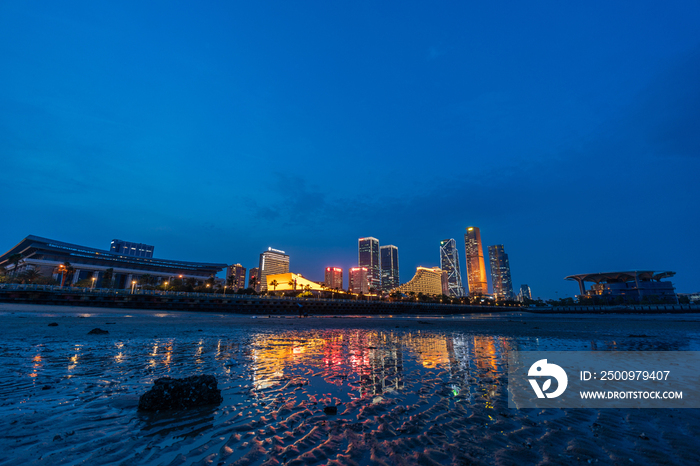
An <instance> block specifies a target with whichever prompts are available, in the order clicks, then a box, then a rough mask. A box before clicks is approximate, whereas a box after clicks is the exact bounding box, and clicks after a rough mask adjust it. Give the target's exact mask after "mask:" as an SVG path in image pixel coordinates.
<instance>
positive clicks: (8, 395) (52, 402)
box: [0, 304, 700, 465]
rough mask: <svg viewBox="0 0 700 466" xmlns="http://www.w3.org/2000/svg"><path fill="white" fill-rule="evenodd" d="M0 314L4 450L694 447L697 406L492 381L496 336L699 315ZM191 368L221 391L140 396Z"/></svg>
mask: <svg viewBox="0 0 700 466" xmlns="http://www.w3.org/2000/svg"><path fill="white" fill-rule="evenodd" d="M54 323H55V324H58V325H55V326H49V324H54ZM95 328H100V329H102V330H106V331H107V332H108V333H103V334H93V335H88V333H89V332H90V331H91V330H92V329H95ZM0 329H2V330H0V332H2V338H1V339H0V362H1V363H2V368H3V370H2V374H1V375H0V414H2V419H3V422H2V423H1V424H0V445H1V446H2V448H1V449H0V463H1V464H13V465H14V464H16V465H20V464H23V465H24V464H107V463H110V464H159V465H160V464H163V465H170V464H214V465H218V464H250V465H253V464H256V465H257V464H269V465H275V464H289V465H307V464H308V465H311V464H338V465H340V464H349V465H350V464H357V465H365V464H397V465H403V464H406V465H409V464H429V465H430V464H440V465H445V464H457V465H463V464H572V463H582V464H697V462H698V461H700V453H699V452H698V448H697V445H698V442H697V438H698V436H699V435H700V419H699V418H698V412H697V410H695V409H659V410H651V409H637V410H633V409H629V410H625V409H600V410H594V409H570V410H566V409H557V410H554V409H552V410H535V409H531V410H524V409H521V410H517V409H509V408H508V404H507V393H506V390H507V377H506V376H507V360H508V354H509V352H510V351H513V350H539V351H544V350H557V351H567V350H577V351H588V350H590V351H604V350H619V351H632V350H635V351H637V350H638V351H651V350H654V351H698V350H700V316H698V315H692V314H690V315H689V314H686V315H532V314H528V313H520V312H514V313H508V314H493V315H491V314H478V315H469V316H449V317H426V316H418V317H310V318H299V317H291V316H287V317H271V318H266V317H260V316H258V317H255V318H253V317H251V316H241V315H226V314H203V313H188V312H150V311H136V310H134V311H130V310H111V309H103V308H100V309H96V308H70V307H63V306H60V307H58V306H57V307H53V306H31V305H10V304H0ZM198 374H213V375H215V376H216V377H217V379H218V386H219V388H220V389H221V394H222V396H223V402H222V403H221V404H220V405H218V406H209V407H203V408H196V409H189V410H185V411H177V412H159V413H147V414H146V413H141V412H138V411H137V409H136V407H137V405H138V399H139V396H140V395H141V394H142V393H144V392H145V391H147V390H148V389H149V387H150V386H151V385H152V383H153V381H154V380H155V379H157V378H160V377H164V376H170V377H177V378H181V377H188V376H191V375H198ZM327 407H335V408H337V411H336V413H335V414H329V410H326V411H324V408H327Z"/></svg>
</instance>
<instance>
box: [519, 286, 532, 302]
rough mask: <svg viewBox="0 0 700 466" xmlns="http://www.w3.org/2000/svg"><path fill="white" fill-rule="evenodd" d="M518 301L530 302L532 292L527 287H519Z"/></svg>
mask: <svg viewBox="0 0 700 466" xmlns="http://www.w3.org/2000/svg"><path fill="white" fill-rule="evenodd" d="M519 297H520V301H522V302H525V300H526V299H527V300H529V301H532V291H531V290H530V287H529V286H527V285H520V296H519Z"/></svg>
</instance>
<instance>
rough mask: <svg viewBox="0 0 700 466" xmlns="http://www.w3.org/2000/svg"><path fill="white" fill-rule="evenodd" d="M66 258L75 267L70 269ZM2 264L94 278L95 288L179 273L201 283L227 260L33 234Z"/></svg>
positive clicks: (60, 276) (64, 279)
mask: <svg viewBox="0 0 700 466" xmlns="http://www.w3.org/2000/svg"><path fill="white" fill-rule="evenodd" d="M16 255H19V257H20V259H19V260H18V261H17V263H16V264H15V263H13V262H12V261H10V260H9V259H10V258H11V257H13V256H15V257H17V256H16ZM66 262H67V263H69V264H70V267H71V268H72V270H71V271H66V268H65V267H64V264H65V263H66ZM0 268H4V269H6V270H8V271H10V272H11V273H12V274H13V275H15V274H20V273H22V272H25V271H29V270H36V271H37V272H39V273H40V274H41V275H43V276H45V277H53V278H54V279H55V280H57V281H58V282H59V283H63V285H64V286H70V285H74V284H76V283H78V282H79V281H81V280H85V279H93V278H94V287H95V288H114V289H127V288H130V287H131V284H132V282H134V281H138V280H139V279H140V278H141V277H142V276H143V275H149V276H150V277H152V278H153V279H154V280H155V283H157V284H158V283H165V282H170V281H172V280H173V279H174V278H178V277H179V278H182V279H183V280H188V279H194V280H195V281H196V282H199V283H201V282H204V281H205V280H206V279H208V278H210V277H212V276H216V274H217V273H219V272H221V271H222V270H223V269H224V268H226V264H212V263H205V262H185V261H178V260H169V259H155V258H146V257H138V256H132V255H130V254H123V253H115V252H112V251H107V250H104V249H95V248H91V247H88V246H80V245H77V244H72V243H65V242H63V241H57V240H53V239H48V238H42V237H40V236H33V235H30V236H27V237H26V238H24V239H23V240H22V241H20V242H19V244H17V245H16V246H15V247H13V248H12V249H10V250H9V251H8V252H6V253H5V254H2V255H0Z"/></svg>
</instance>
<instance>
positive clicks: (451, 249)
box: [440, 238, 465, 297]
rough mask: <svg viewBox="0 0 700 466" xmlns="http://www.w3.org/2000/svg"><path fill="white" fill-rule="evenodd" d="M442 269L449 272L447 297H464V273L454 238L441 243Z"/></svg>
mask: <svg viewBox="0 0 700 466" xmlns="http://www.w3.org/2000/svg"><path fill="white" fill-rule="evenodd" d="M440 268H441V269H442V270H443V271H445V272H447V286H448V293H447V295H448V296H457V297H462V296H464V295H465V293H464V286H463V285H462V272H461V271H460V269H459V252H457V242H456V241H455V240H454V239H453V238H450V239H444V240H442V241H440Z"/></svg>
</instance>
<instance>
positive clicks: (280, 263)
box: [258, 248, 289, 293]
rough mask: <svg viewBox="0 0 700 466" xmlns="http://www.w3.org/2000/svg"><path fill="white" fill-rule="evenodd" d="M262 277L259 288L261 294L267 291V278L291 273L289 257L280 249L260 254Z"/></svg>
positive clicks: (268, 250) (259, 279)
mask: <svg viewBox="0 0 700 466" xmlns="http://www.w3.org/2000/svg"><path fill="white" fill-rule="evenodd" d="M258 269H259V274H260V277H259V278H258V287H259V291H260V292H263V293H264V292H266V291H267V276H268V275H273V274H279V273H289V256H288V255H287V254H285V253H284V251H280V250H279V249H272V248H267V251H265V252H263V253H262V254H260V266H259V267H258Z"/></svg>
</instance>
